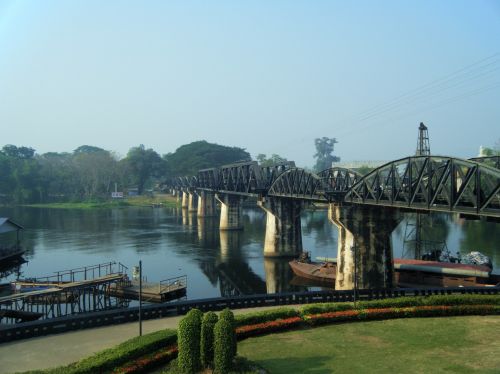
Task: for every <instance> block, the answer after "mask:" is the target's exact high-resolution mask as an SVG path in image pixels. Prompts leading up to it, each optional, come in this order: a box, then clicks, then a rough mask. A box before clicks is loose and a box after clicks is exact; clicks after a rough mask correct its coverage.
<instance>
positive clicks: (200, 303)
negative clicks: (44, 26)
mask: <svg viewBox="0 0 500 374" xmlns="http://www.w3.org/2000/svg"><path fill="white" fill-rule="evenodd" d="M452 294H462V295H465V294H479V295H498V294H500V288H498V287H457V288H423V289H421V288H405V289H403V288H399V289H380V290H357V291H356V298H357V300H376V299H385V298H394V297H403V296H405V297H414V296H430V295H452ZM351 301H354V291H311V292H287V293H278V294H263V295H251V296H236V297H230V298H224V297H216V298H210V299H200V300H188V301H178V302H170V303H163V304H152V305H145V306H142V313H141V316H142V317H141V318H142V319H143V320H146V319H154V318H162V317H171V316H175V315H183V314H185V313H187V312H188V311H189V310H190V309H193V308H197V309H200V310H202V311H204V312H205V311H209V310H222V309H224V308H231V309H241V308H252V307H261V306H277V305H296V304H309V303H322V302H351ZM138 320H139V308H138V307H132V308H123V309H119V310H106V311H102V312H95V313H88V314H85V315H74V316H67V317H59V318H53V319H48V320H42V321H33V322H24V323H19V324H16V325H13V326H7V327H2V328H0V342H8V341H12V340H16V339H24V338H32V337H35V336H43V335H48V334H55V333H61V332H66V331H72V330H78V329H84V328H92V327H98V326H106V325H111V324H117V323H126V322H135V321H138Z"/></svg>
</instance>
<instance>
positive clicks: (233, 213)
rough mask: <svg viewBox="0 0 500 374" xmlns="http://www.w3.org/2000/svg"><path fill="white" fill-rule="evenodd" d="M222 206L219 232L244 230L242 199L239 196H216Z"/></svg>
mask: <svg viewBox="0 0 500 374" xmlns="http://www.w3.org/2000/svg"><path fill="white" fill-rule="evenodd" d="M215 198H216V199H217V200H218V201H219V202H220V204H221V210H220V225H219V230H243V222H242V219H241V201H242V197H241V196H237V195H228V194H216V195H215Z"/></svg>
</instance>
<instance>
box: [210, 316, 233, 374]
mask: <svg viewBox="0 0 500 374" xmlns="http://www.w3.org/2000/svg"><path fill="white" fill-rule="evenodd" d="M234 335H235V332H234V326H233V325H232V324H231V323H230V322H229V321H228V320H227V319H219V321H218V322H217V323H216V324H215V326H214V364H215V373H217V374H225V373H229V371H230V370H231V367H232V364H233V359H234V348H233V341H234Z"/></svg>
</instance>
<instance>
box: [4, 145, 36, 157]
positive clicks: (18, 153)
mask: <svg viewBox="0 0 500 374" xmlns="http://www.w3.org/2000/svg"><path fill="white" fill-rule="evenodd" d="M1 153H3V154H4V155H6V156H7V157H12V158H18V159H25V160H27V159H31V158H33V156H34V155H35V150H34V149H33V148H30V147H16V146H15V145H12V144H7V145H5V146H4V147H3V148H2V151H1Z"/></svg>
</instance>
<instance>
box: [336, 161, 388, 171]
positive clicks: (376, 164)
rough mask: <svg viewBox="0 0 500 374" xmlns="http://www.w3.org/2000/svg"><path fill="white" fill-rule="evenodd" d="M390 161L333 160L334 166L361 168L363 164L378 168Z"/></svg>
mask: <svg viewBox="0 0 500 374" xmlns="http://www.w3.org/2000/svg"><path fill="white" fill-rule="evenodd" d="M387 162H388V161H380V160H379V161H373V160H370V161H344V162H333V163H332V167H341V168H346V169H359V168H361V167H363V166H368V167H369V168H373V169H374V168H378V167H379V166H382V165H384V164H386V163H387Z"/></svg>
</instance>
